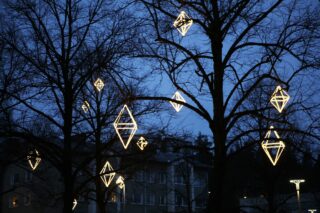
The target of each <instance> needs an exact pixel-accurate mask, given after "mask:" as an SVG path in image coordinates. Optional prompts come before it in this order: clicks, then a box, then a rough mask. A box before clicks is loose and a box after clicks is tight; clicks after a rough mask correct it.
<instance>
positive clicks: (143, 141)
mask: <svg viewBox="0 0 320 213" xmlns="http://www.w3.org/2000/svg"><path fill="white" fill-rule="evenodd" d="M137 145H138V147H139V148H140V149H141V150H142V151H143V150H144V148H146V146H147V145H148V141H147V140H146V139H145V138H144V137H140V138H139V140H138V142H137Z"/></svg>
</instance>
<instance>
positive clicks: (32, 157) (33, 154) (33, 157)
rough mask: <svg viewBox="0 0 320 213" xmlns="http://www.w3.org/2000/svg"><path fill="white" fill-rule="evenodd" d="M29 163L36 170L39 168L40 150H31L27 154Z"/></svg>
mask: <svg viewBox="0 0 320 213" xmlns="http://www.w3.org/2000/svg"><path fill="white" fill-rule="evenodd" d="M27 160H28V163H29V165H30V167H31V169H32V170H33V171H34V170H36V169H37V167H38V166H39V164H40V162H41V158H40V154H39V152H38V150H36V149H35V150H34V151H30V152H29V155H28V156H27Z"/></svg>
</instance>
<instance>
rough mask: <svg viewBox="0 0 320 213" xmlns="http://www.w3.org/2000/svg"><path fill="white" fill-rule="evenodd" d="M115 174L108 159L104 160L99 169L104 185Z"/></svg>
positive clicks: (109, 181) (108, 183)
mask: <svg viewBox="0 0 320 213" xmlns="http://www.w3.org/2000/svg"><path fill="white" fill-rule="evenodd" d="M115 175H116V173H115V172H114V170H113V168H112V166H111V164H110V163H109V161H106V163H105V164H104V166H103V168H102V169H101V171H100V178H101V180H102V181H103V183H104V185H105V186H106V187H108V186H109V185H110V183H111V181H112V180H113V178H114V176H115Z"/></svg>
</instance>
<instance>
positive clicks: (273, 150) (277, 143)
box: [261, 126, 285, 166]
mask: <svg viewBox="0 0 320 213" xmlns="http://www.w3.org/2000/svg"><path fill="white" fill-rule="evenodd" d="M272 133H273V134H272ZM274 136H275V137H274ZM261 146H262V148H263V150H264V152H265V153H266V155H267V156H268V158H269V160H270V161H271V163H272V165H274V166H275V165H276V164H277V162H278V160H279V158H280V156H281V154H282V152H283V150H284V148H285V144H284V142H283V141H282V140H281V139H280V136H279V134H278V132H277V131H276V130H274V128H273V126H270V129H269V130H268V132H267V134H266V136H265V137H264V140H263V141H262V143H261Z"/></svg>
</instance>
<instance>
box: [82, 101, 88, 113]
mask: <svg viewBox="0 0 320 213" xmlns="http://www.w3.org/2000/svg"><path fill="white" fill-rule="evenodd" d="M89 109H90V104H89V102H88V101H84V102H83V104H82V110H83V112H84V113H87V112H88V111H89Z"/></svg>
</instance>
